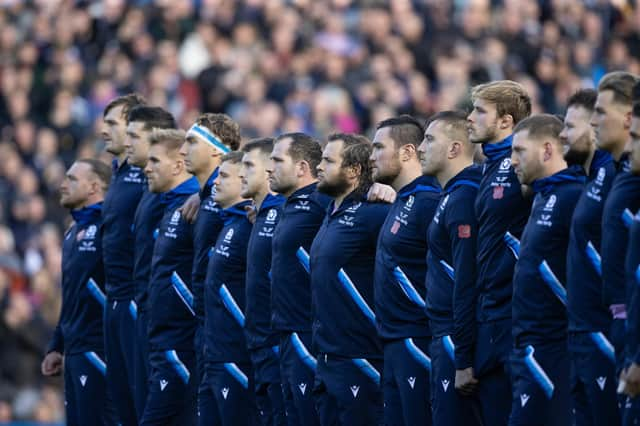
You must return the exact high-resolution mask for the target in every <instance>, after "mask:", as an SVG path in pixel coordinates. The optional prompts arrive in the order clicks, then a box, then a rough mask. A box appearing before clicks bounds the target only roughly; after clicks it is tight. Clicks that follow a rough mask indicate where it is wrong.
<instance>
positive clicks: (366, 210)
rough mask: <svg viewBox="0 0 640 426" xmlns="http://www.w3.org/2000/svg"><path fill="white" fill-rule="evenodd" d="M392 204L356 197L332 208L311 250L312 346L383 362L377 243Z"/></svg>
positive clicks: (354, 195)
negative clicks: (375, 298) (378, 317)
mask: <svg viewBox="0 0 640 426" xmlns="http://www.w3.org/2000/svg"><path fill="white" fill-rule="evenodd" d="M389 207H390V206H389V204H383V203H369V202H367V201H366V200H365V198H364V197H363V196H362V194H359V193H355V192H354V193H351V194H350V195H349V196H347V197H346V198H345V199H344V201H343V202H342V204H341V205H340V207H339V208H338V209H337V210H335V211H334V203H333V202H332V203H331V204H330V205H329V209H328V211H327V214H326V216H325V218H324V220H323V222H322V226H321V227H320V229H319V230H318V233H317V235H316V237H315V239H314V240H313V244H312V245H311V253H310V271H311V288H312V299H313V312H314V321H313V346H314V349H315V352H316V353H320V354H331V355H336V356H340V357H345V358H360V357H364V358H374V359H375V358H378V359H380V358H381V357H382V348H381V346H380V341H379V339H378V335H377V330H376V317H375V314H374V312H373V309H372V307H373V275H374V266H375V252H376V242H377V240H378V234H379V232H380V228H381V227H382V224H383V223H384V220H385V218H386V216H387V213H388V211H389Z"/></svg>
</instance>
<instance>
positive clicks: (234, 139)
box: [196, 112, 242, 151]
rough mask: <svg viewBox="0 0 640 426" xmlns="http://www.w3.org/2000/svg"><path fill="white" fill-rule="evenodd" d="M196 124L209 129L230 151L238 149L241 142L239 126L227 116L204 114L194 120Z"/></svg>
mask: <svg viewBox="0 0 640 426" xmlns="http://www.w3.org/2000/svg"><path fill="white" fill-rule="evenodd" d="M196 123H197V124H198V125H200V126H204V127H206V128H207V129H209V130H210V131H211V132H212V133H213V134H214V135H216V136H217V137H218V138H220V142H222V143H223V144H225V145H226V146H227V147H229V149H231V151H237V150H238V148H240V141H241V140H242V138H241V136H240V125H239V124H238V123H237V122H235V121H234V119H233V118H231V117H229V116H228V115H227V114H215V113H212V112H205V113H204V114H201V115H200V116H199V117H198V118H197V119H196Z"/></svg>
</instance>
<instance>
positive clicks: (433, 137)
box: [418, 121, 449, 176]
mask: <svg viewBox="0 0 640 426" xmlns="http://www.w3.org/2000/svg"><path fill="white" fill-rule="evenodd" d="M441 127H442V123H441V122H439V121H433V122H431V123H430V124H429V126H428V127H427V130H425V132H424V139H423V140H422V143H421V144H420V146H419V147H418V156H419V157H420V164H421V165H422V173H423V174H425V175H428V176H435V175H436V174H437V173H438V172H439V171H441V170H442V167H443V165H444V164H445V162H446V160H447V149H448V147H449V140H448V138H447V136H446V135H445V133H444V132H443V131H442V129H441Z"/></svg>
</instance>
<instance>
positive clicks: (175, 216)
mask: <svg viewBox="0 0 640 426" xmlns="http://www.w3.org/2000/svg"><path fill="white" fill-rule="evenodd" d="M179 222H180V212H179V211H178V210H176V211H175V212H173V216H171V221H170V223H171V225H177V224H178V223H179Z"/></svg>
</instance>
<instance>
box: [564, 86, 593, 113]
mask: <svg viewBox="0 0 640 426" xmlns="http://www.w3.org/2000/svg"><path fill="white" fill-rule="evenodd" d="M597 97H598V92H597V91H596V90H594V89H580V90H578V91H577V92H575V93H574V94H573V95H571V96H570V97H569V99H568V100H567V109H569V108H571V107H582V108H584V109H586V110H589V111H593V109H594V108H595V106H596V98H597Z"/></svg>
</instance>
